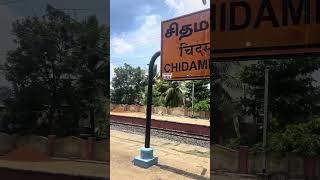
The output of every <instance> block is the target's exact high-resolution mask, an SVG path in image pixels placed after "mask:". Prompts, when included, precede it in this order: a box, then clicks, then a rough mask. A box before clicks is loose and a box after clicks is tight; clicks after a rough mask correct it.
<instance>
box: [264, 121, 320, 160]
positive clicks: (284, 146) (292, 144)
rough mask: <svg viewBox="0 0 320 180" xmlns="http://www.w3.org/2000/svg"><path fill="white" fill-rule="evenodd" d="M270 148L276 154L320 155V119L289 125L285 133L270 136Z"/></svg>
mask: <svg viewBox="0 0 320 180" xmlns="http://www.w3.org/2000/svg"><path fill="white" fill-rule="evenodd" d="M269 148H270V150H272V151H276V152H282V153H284V152H294V153H299V154H303V155H316V154H319V153H320V119H317V120H313V121H310V122H308V123H299V124H291V125H288V126H287V127H286V128H285V130H284V131H283V132H279V133H273V134H271V135H270V140H269Z"/></svg>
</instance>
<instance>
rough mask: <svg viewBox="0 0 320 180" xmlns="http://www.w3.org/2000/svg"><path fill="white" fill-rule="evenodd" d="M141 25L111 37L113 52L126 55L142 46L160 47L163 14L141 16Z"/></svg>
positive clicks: (113, 53)
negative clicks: (131, 30) (133, 29)
mask: <svg viewBox="0 0 320 180" xmlns="http://www.w3.org/2000/svg"><path fill="white" fill-rule="evenodd" d="M141 19H142V21H141V24H140V26H139V27H138V28H137V29H136V30H135V31H133V32H129V33H127V34H126V35H125V36H124V35H115V36H114V37H112V39H111V54H112V55H124V54H127V53H132V52H134V51H135V50H137V49H139V48H141V47H142V46H155V45H157V44H158V46H159V47H160V36H161V34H160V33H161V29H160V28H161V16H159V15H155V14H152V15H146V16H142V17H141Z"/></svg>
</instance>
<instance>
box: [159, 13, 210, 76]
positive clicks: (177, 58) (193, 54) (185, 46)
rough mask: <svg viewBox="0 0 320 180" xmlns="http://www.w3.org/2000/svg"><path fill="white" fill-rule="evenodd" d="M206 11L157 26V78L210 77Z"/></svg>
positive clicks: (208, 27) (208, 18) (208, 33)
mask: <svg viewBox="0 0 320 180" xmlns="http://www.w3.org/2000/svg"><path fill="white" fill-rule="evenodd" d="M209 62H210V10H209V9H207V10H203V11H199V12H196V13H192V14H188V15H185V16H181V17H177V18H174V19H170V20H167V21H163V22H162V23H161V78H162V79H164V80H191V79H204V78H209V77H210V68H209Z"/></svg>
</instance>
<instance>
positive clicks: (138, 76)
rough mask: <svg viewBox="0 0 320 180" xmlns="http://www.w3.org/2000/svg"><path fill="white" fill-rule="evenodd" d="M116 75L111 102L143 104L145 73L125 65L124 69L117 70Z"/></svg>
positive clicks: (113, 80) (138, 68)
mask: <svg viewBox="0 0 320 180" xmlns="http://www.w3.org/2000/svg"><path fill="white" fill-rule="evenodd" d="M114 73H115V77H114V78H113V79H112V82H111V83H112V87H113V93H112V95H111V101H112V102H113V103H116V104H135V103H137V102H138V103H141V101H142V92H143V90H144V88H145V85H146V76H145V71H144V70H142V69H141V68H140V67H137V68H134V67H132V66H130V65H129V64H124V66H123V67H119V68H115V70H114Z"/></svg>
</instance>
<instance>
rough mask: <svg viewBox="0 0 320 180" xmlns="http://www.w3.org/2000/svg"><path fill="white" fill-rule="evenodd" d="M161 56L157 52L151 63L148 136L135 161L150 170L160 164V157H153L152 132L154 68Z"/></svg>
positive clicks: (147, 121) (147, 116)
mask: <svg viewBox="0 0 320 180" xmlns="http://www.w3.org/2000/svg"><path fill="white" fill-rule="evenodd" d="M159 56H160V51H158V52H156V53H155V54H154V55H153V56H152V58H151V60H150V63H149V75H148V95H147V113H146V136H145V144H144V147H143V148H141V149H140V156H138V157H136V158H135V159H134V160H133V163H134V165H136V166H140V167H143V168H149V167H150V166H153V165H155V164H157V163H158V157H154V156H153V149H152V148H150V130H151V113H152V84H153V66H154V62H155V61H156V59H157V58H158V57H159Z"/></svg>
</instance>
